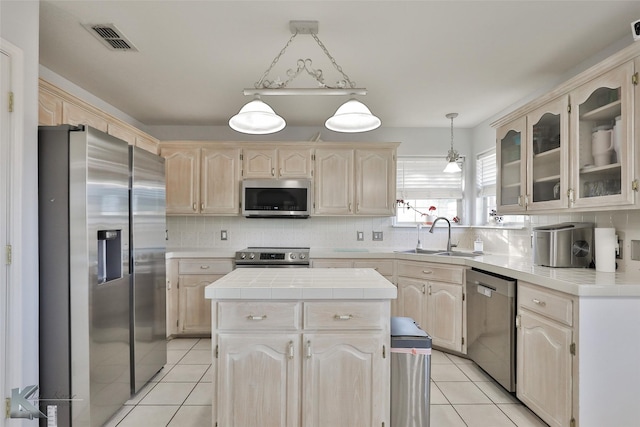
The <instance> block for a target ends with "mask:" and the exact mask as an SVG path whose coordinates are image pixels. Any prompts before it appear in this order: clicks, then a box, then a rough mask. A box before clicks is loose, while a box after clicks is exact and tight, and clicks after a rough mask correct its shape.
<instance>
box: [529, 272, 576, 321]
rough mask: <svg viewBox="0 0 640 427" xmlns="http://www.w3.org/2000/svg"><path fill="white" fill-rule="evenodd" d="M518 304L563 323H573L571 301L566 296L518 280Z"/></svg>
mask: <svg viewBox="0 0 640 427" xmlns="http://www.w3.org/2000/svg"><path fill="white" fill-rule="evenodd" d="M518 305H519V306H520V307H522V308H526V309H527V310H531V311H533V312H535V313H539V314H542V315H544V316H546V317H548V318H550V319H553V320H556V321H558V322H561V323H564V324H565V325H568V326H572V325H573V303H572V301H571V298H570V297H568V296H563V295H561V294H558V293H555V292H550V291H547V290H544V289H541V288H539V287H537V286H534V285H529V284H527V283H523V282H519V283H518Z"/></svg>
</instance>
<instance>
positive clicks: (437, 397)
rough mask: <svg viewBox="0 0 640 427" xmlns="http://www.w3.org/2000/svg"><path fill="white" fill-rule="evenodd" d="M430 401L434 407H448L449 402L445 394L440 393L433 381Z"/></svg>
mask: <svg viewBox="0 0 640 427" xmlns="http://www.w3.org/2000/svg"><path fill="white" fill-rule="evenodd" d="M430 393H431V394H430V395H429V401H430V402H431V404H432V405H448V404H449V401H448V400H447V398H446V397H444V394H442V392H441V391H440V389H439V388H438V386H437V385H436V383H434V382H433V381H431V389H430Z"/></svg>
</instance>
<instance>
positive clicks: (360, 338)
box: [302, 333, 389, 427]
mask: <svg viewBox="0 0 640 427" xmlns="http://www.w3.org/2000/svg"><path fill="white" fill-rule="evenodd" d="M382 346H383V340H382V338H381V336H380V334H379V333H358V334H353V333H349V334H348V333H344V334H336V333H330V334H305V335H303V342H302V353H303V369H302V371H303V372H302V384H303V392H302V396H303V397H302V425H303V426H305V427H326V426H381V425H383V423H385V425H388V420H387V419H386V417H385V413H386V411H385V407H386V406H385V401H386V399H387V398H388V395H387V394H386V393H385V387H388V380H389V378H388V375H389V371H388V369H386V368H385V366H387V365H385V363H384V360H385V359H384V357H385V354H383V353H384V351H383V347H382ZM386 353H387V354H386V356H387V357H388V351H387V352H386Z"/></svg>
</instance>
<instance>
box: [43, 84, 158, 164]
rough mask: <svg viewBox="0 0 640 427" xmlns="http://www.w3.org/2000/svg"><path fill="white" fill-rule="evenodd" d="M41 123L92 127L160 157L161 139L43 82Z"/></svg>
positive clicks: (44, 124)
mask: <svg viewBox="0 0 640 427" xmlns="http://www.w3.org/2000/svg"><path fill="white" fill-rule="evenodd" d="M38 124H39V125H42V126H57V125H61V124H69V125H74V126H77V125H88V126H91V127H94V128H96V129H99V130H101V131H103V132H106V133H108V134H109V135H113V136H115V137H116V138H120V139H122V140H123V141H126V142H127V143H128V144H129V145H136V146H137V147H140V148H142V149H143V150H146V151H149V152H151V153H153V154H158V145H159V141H158V140H157V139H155V138H153V137H152V136H150V135H147V134H146V133H144V132H142V131H141V130H139V129H136V128H135V127H133V126H131V125H130V124H128V123H126V122H124V121H122V120H119V119H117V118H115V117H113V116H111V115H110V114H107V113H106V112H104V111H101V110H99V109H98V108H95V107H94V106H92V105H90V104H88V103H86V102H84V101H83V100H81V99H79V98H77V97H75V96H73V95H71V94H69V93H67V92H65V91H63V90H62V89H60V88H58V87H56V86H54V85H52V84H51V83H49V82H47V81H45V80H42V79H40V81H39V91H38Z"/></svg>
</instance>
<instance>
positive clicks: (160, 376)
mask: <svg viewBox="0 0 640 427" xmlns="http://www.w3.org/2000/svg"><path fill="white" fill-rule="evenodd" d="M174 366H175V365H169V364H166V365H164V366H163V367H162V369H160V370H159V371H158V373H157V374H155V375H154V376H153V378H151V379H150V380H149V381H150V382H152V383H157V382H158V381H161V380H162V379H163V378H164V376H165V375H167V374H168V373H169V372H170V371H171V369H172V368H173V367H174Z"/></svg>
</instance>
